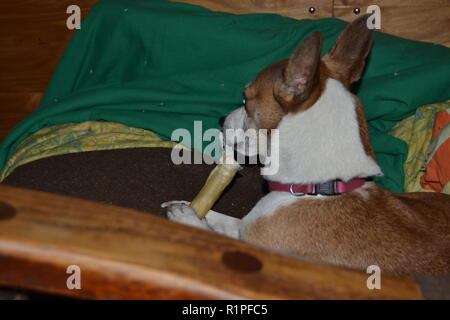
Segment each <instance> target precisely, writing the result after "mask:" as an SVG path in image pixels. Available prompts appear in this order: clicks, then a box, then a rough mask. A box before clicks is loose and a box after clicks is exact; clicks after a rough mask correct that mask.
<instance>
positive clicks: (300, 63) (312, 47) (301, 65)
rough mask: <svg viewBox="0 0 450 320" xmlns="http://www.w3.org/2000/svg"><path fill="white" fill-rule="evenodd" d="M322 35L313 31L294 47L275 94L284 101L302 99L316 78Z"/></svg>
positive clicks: (306, 95)
mask: <svg viewBox="0 0 450 320" xmlns="http://www.w3.org/2000/svg"><path fill="white" fill-rule="evenodd" d="M321 48H322V35H321V34H320V32H314V33H313V34H311V35H310V36H309V37H307V38H306V39H305V40H303V41H302V42H301V43H300V45H299V46H298V47H297V49H295V51H294V53H293V54H292V56H291V57H290V58H289V61H288V63H287V65H286V68H285V69H284V72H283V79H282V81H281V83H279V84H278V86H277V88H276V92H275V93H276V94H277V95H278V96H280V97H281V98H282V99H283V100H285V101H294V100H303V99H305V98H307V97H308V95H309V92H310V90H311V89H312V87H313V86H314V84H315V82H316V81H317V79H318V72H319V65H320V49H321Z"/></svg>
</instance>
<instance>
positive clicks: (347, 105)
mask: <svg viewBox="0 0 450 320" xmlns="http://www.w3.org/2000/svg"><path fill="white" fill-rule="evenodd" d="M278 129H279V130H280V146H279V159H280V162H279V163H280V168H279V170H278V172H277V173H276V174H274V175H271V176H267V177H266V178H267V179H269V180H273V181H279V182H282V183H318V182H325V181H328V180H333V179H342V180H344V181H347V180H349V179H351V178H355V177H368V176H375V175H382V173H381V169H380V167H379V166H378V164H377V163H376V162H375V161H374V159H372V158H371V157H369V156H368V155H367V154H366V152H365V150H364V146H363V144H362V141H361V138H360V134H359V124H358V121H357V117H356V105H355V101H354V98H353V96H352V95H351V94H350V93H349V92H348V91H347V90H346V89H345V87H344V86H343V84H342V83H341V82H339V81H337V80H335V79H328V80H327V84H326V88H325V90H324V92H323V93H322V96H321V97H320V98H319V99H318V100H317V102H316V103H315V104H314V105H313V106H312V107H311V108H309V109H308V110H306V111H304V112H300V113H297V114H288V115H286V116H284V117H283V119H282V120H281V121H280V123H279V125H278ZM306 153H307V154H306Z"/></svg>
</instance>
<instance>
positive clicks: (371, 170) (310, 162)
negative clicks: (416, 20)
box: [168, 16, 450, 274]
mask: <svg viewBox="0 0 450 320" xmlns="http://www.w3.org/2000/svg"><path fill="white" fill-rule="evenodd" d="M366 20H367V16H365V17H361V18H360V19H358V20H356V21H354V22H353V23H351V24H350V25H348V27H347V28H346V29H345V30H344V32H343V33H342V34H341V36H340V37H339V38H338V39H337V41H336V43H335V45H334V47H333V48H332V49H331V50H330V51H329V52H328V54H326V55H325V56H324V57H323V58H321V57H320V50H321V46H322V36H321V34H320V33H317V32H316V33H313V34H312V35H310V36H309V37H308V38H307V39H305V40H304V41H303V42H302V43H301V44H300V45H299V46H298V48H297V49H296V50H295V52H294V53H293V54H292V56H291V57H290V59H288V60H283V61H280V62H276V63H273V64H271V65H269V66H268V67H266V68H265V69H263V70H262V71H261V72H260V73H259V74H258V76H257V77H256V79H255V80H254V81H253V82H252V83H251V84H250V85H249V86H247V88H246V89H245V92H244V93H245V107H242V108H240V109H237V110H235V111H233V112H232V113H231V114H229V115H228V116H227V118H226V120H225V125H224V127H225V128H234V129H238V128H241V129H244V130H245V129H247V128H256V129H274V128H276V129H279V140H280V141H279V170H278V172H277V173H276V174H275V175H271V176H267V177H265V178H266V179H267V180H268V181H269V185H271V184H272V191H271V192H270V193H269V194H267V195H266V196H265V197H263V198H262V199H261V200H260V201H259V202H258V203H257V204H256V206H255V207H254V208H253V209H252V210H251V211H250V212H249V213H248V214H247V215H246V216H245V217H244V218H243V219H242V220H239V219H236V218H231V217H228V216H225V215H222V214H219V213H217V212H214V211H210V212H209V213H208V214H207V216H206V218H205V219H202V220H199V219H198V218H197V216H196V214H195V212H194V211H193V210H192V209H191V208H190V207H189V206H188V204H187V203H185V202H177V201H174V202H172V203H171V205H170V206H169V208H168V217H169V219H171V220H175V221H179V222H182V223H186V224H189V225H192V226H197V227H200V228H204V229H209V230H214V231H217V232H220V233H223V234H226V235H228V236H231V237H234V238H240V239H242V240H244V241H248V242H250V243H253V244H255V245H258V246H262V247H265V248H269V249H272V250H276V251H279V252H283V253H287V254H290V255H295V256H299V257H302V258H306V259H312V260H316V261H322V262H325V263H331V264H335V265H339V266H345V267H350V268H357V269H362V270H365V269H366V268H367V267H368V266H370V265H378V266H379V267H380V268H381V270H382V271H383V272H387V273H393V274H413V273H415V274H417V273H443V272H449V271H450V196H448V195H443V194H434V193H433V194H432V193H406V194H392V193H391V192H389V191H385V190H381V189H379V188H378V186H377V185H376V184H374V183H373V182H371V181H368V180H363V179H360V178H367V177H372V176H376V175H381V174H382V172H381V170H380V168H379V166H378V165H377V163H376V161H375V157H374V153H373V151H372V148H371V145H370V143H369V136H368V132H367V124H366V120H365V118H364V113H363V108H362V105H361V102H360V101H359V100H358V98H357V97H356V96H355V95H353V94H352V93H351V92H350V85H351V84H352V83H353V82H355V81H357V80H359V78H360V76H361V73H362V71H363V69H364V61H365V58H366V56H367V54H368V52H369V50H370V46H371V40H372V31H371V30H369V29H368V28H367V26H366ZM348 181H350V182H348ZM329 182H331V185H332V186H333V187H334V189H333V190H332V192H331V193H332V194H335V193H338V195H333V196H330V195H327V194H328V193H327V192H329V191H330V190H329V189H327V188H325V189H326V190H325V189H324V190H325V192H320V190H319V192H317V190H314V188H311V187H310V186H316V187H317V188H318V189H323V186H326V185H327V183H329ZM336 183H340V184H341V188H340V189H341V191H340V192H341V193H340V192H336ZM328 185H329V184H328ZM295 188H297V189H298V190H303V191H301V192H302V193H301V194H300V193H299V192H300V191H296V189H295ZM304 190H308V192H309V193H312V194H308V193H307V192H305V191H304ZM289 191H290V192H289ZM311 191H312V192H311ZM304 193H306V194H304ZM317 193H318V194H317ZM299 195H302V196H299Z"/></svg>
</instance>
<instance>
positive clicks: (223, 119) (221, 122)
mask: <svg viewBox="0 0 450 320" xmlns="http://www.w3.org/2000/svg"><path fill="white" fill-rule="evenodd" d="M226 117H227V116H223V117H221V118H220V119H219V125H220V127H221V128H223V125H224V123H225V118H226Z"/></svg>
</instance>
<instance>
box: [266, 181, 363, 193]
mask: <svg viewBox="0 0 450 320" xmlns="http://www.w3.org/2000/svg"><path fill="white" fill-rule="evenodd" d="M366 180H367V179H364V178H355V179H352V180H349V181H347V182H344V181H342V180H330V181H327V182H324V183H308V184H296V183H281V182H275V181H267V182H268V184H269V189H270V191H284V192H290V193H292V194H293V195H294V196H304V195H313V196H317V195H319V194H320V195H327V196H333V195H338V194H341V193H344V192H350V191H353V190H355V189H358V188H359V187H362V186H363V185H364V183H365V182H366Z"/></svg>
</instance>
